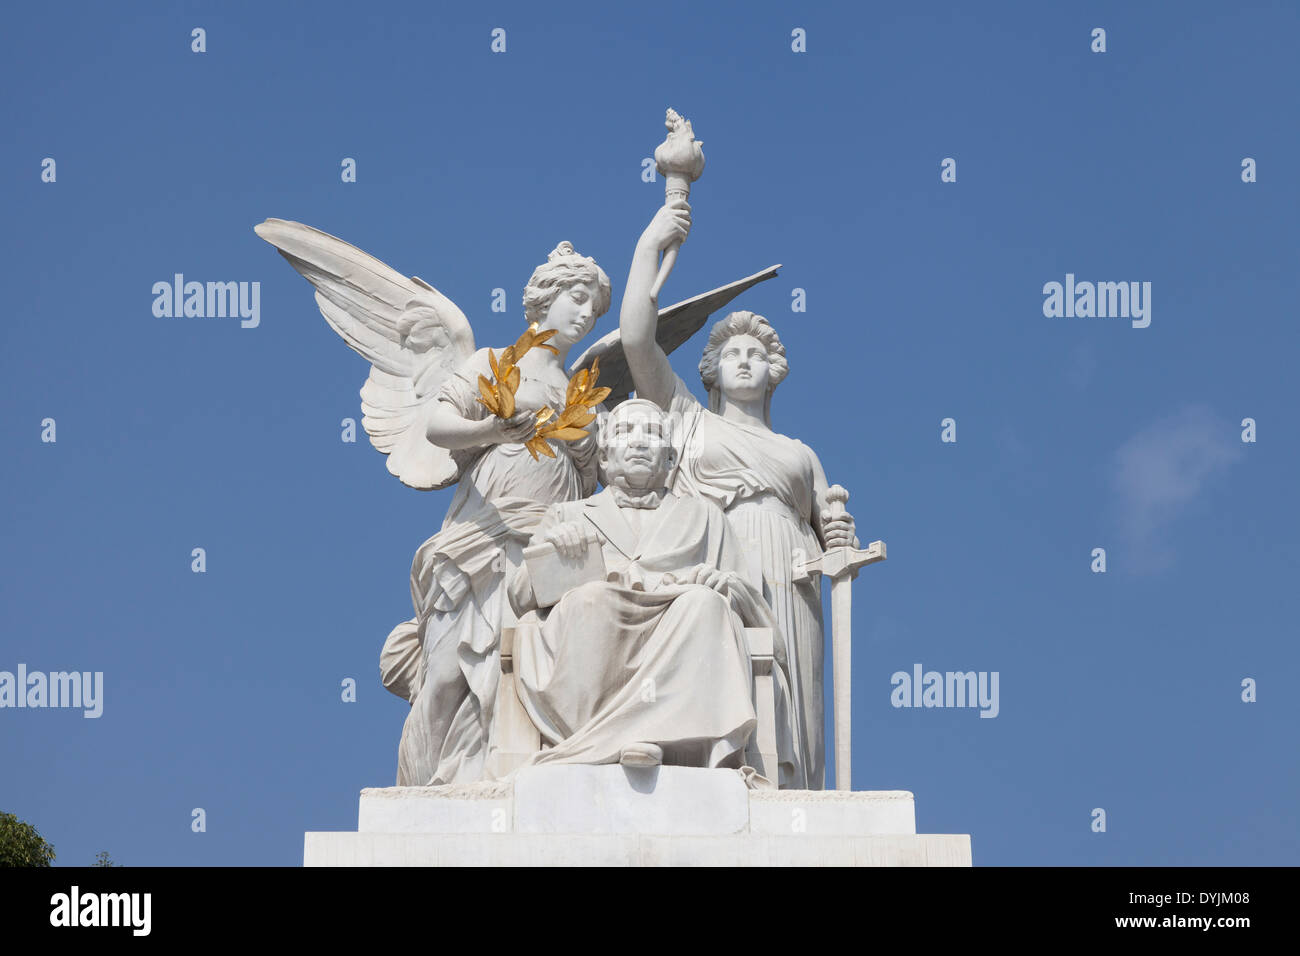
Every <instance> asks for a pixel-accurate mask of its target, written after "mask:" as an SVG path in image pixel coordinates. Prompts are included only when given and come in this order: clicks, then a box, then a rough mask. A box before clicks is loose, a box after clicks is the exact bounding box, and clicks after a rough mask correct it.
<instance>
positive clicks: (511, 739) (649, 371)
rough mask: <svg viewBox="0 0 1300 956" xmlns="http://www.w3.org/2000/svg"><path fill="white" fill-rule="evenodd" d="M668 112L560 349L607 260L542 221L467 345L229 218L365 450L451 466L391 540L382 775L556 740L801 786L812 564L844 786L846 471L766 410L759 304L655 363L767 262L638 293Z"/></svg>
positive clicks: (314, 245)
mask: <svg viewBox="0 0 1300 956" xmlns="http://www.w3.org/2000/svg"><path fill="white" fill-rule="evenodd" d="M667 126H668V130H669V132H668V135H667V138H666V139H665V140H664V142H663V144H662V145H661V146H660V147H659V149H658V150H656V154H655V159H656V163H657V166H658V169H659V172H660V174H661V175H662V176H663V177H664V180H665V182H666V188H667V196H666V201H665V203H664V205H663V206H661V207H660V208H659V209H658V210H657V211H656V212H655V213H654V215H653V217H652V218H651V219H650V221H649V224H648V225H647V226H646V227H645V228H644V230H643V232H642V233H641V235H640V238H639V240H638V241H637V243H636V246H635V249H634V251H633V253H632V257H631V264H630V267H629V269H628V272H627V277H626V281H625V283H624V285H623V289H622V295H621V304H620V307H619V311H618V327H617V329H616V330H613V331H610V332H609V333H608V334H606V335H604V336H603V337H602V338H600V339H599V340H598V341H596V342H595V344H593V345H591V346H590V347H588V348H586V349H585V350H584V351H582V352H581V354H580V355H579V356H578V357H577V358H576V359H572V358H571V354H572V353H573V351H574V348H575V347H576V346H578V345H579V343H581V342H582V341H583V340H584V339H585V338H586V337H587V336H588V334H589V333H591V332H592V330H593V329H594V328H595V327H596V325H597V323H598V321H599V320H600V318H601V317H602V316H603V315H604V314H605V313H606V312H607V311H609V310H610V308H611V305H612V303H613V301H614V288H613V286H612V284H611V282H610V278H609V276H608V275H607V274H606V273H605V271H604V270H603V269H602V268H601V267H600V266H598V265H597V264H596V262H595V261H594V260H593V259H591V258H589V257H586V256H583V255H581V254H580V253H579V252H578V251H577V250H575V249H574V247H573V246H572V245H571V244H570V243H568V242H561V243H559V244H558V245H557V246H556V247H555V249H554V251H552V252H551V253H550V255H549V256H548V257H547V261H546V262H544V263H542V264H541V265H539V266H537V268H536V269H535V270H534V271H533V274H532V277H531V278H530V279H529V280H528V283H527V285H526V286H525V288H524V293H523V311H524V315H523V319H524V321H523V323H521V328H520V332H521V337H520V339H519V341H518V342H516V343H515V344H514V345H513V346H507V347H505V348H478V347H477V346H476V342H475V337H474V334H473V331H472V329H471V327H470V324H469V322H468V320H467V319H466V317H465V315H464V314H463V313H462V312H461V310H460V309H459V308H457V306H456V305H455V304H454V303H452V302H451V301H450V300H449V299H448V298H446V297H445V296H444V295H442V294H441V293H440V292H438V291H437V290H436V289H435V288H434V287H433V286H431V285H429V284H428V283H426V282H424V281H423V280H421V279H419V278H414V277H411V278H408V277H407V276H405V275H403V274H401V273H399V272H396V271H395V270H393V269H391V268H389V267H388V266H386V265H385V264H383V263H382V262H379V261H378V260H376V259H374V258H373V257H371V256H368V255H366V254H365V253H364V252H361V251H360V250H359V249H357V248H355V247H353V246H351V245H349V244H347V243H345V242H342V241H341V240H339V239H336V238H334V237H333V236H329V235H327V234H325V233H323V232H320V231H318V230H316V229H313V228H311V227H309V226H305V225H302V224H299V223H293V222H287V221H283V220H278V219H268V220H266V221H265V222H263V223H262V224H261V225H259V226H257V227H256V230H257V233H258V235H260V236H261V237H262V238H263V239H265V240H267V241H268V242H270V243H271V244H273V245H274V246H276V248H277V249H278V250H279V251H280V252H281V253H282V254H283V255H284V256H285V258H287V259H288V260H289V262H290V263H291V264H292V265H293V267H294V268H295V269H297V270H298V271H299V272H300V273H301V274H302V275H303V276H305V277H306V278H307V279H308V281H309V282H310V283H311V284H312V285H313V286H314V287H315V289H316V302H317V305H318V306H319V308H320V311H321V313H322V315H323V316H324V318H325V319H326V321H327V322H328V323H329V324H330V326H331V327H333V329H334V330H335V331H336V332H337V333H338V334H339V335H340V336H341V337H342V338H343V339H344V341H345V342H346V343H347V344H348V345H349V346H350V347H351V348H353V349H354V350H355V351H356V352H358V353H359V354H360V355H361V356H362V357H364V358H365V359H366V360H367V361H369V362H370V365H371V368H370V372H369V376H368V378H367V380H366V382H365V384H364V386H363V387H362V389H361V401H362V409H363V412H364V416H365V417H364V419H363V424H364V426H365V429H366V431H367V433H368V434H369V436H370V439H371V442H372V444H373V445H374V446H375V447H376V448H377V449H378V450H379V451H381V452H383V453H384V454H386V455H387V463H388V470H389V471H390V472H391V473H392V474H393V475H395V476H396V477H397V478H398V479H400V480H401V481H402V482H403V483H404V484H406V485H408V486H411V487H413V488H417V489H421V490H433V489H441V488H452V487H454V489H455V490H454V493H453V495H452V498H451V503H450V506H449V508H448V510H447V514H446V517H445V519H444V520H443V523H442V527H441V528H440V529H439V530H438V531H437V532H436V533H435V534H433V535H432V536H431V537H429V538H428V540H426V541H425V542H424V543H423V544H422V545H420V547H419V549H418V550H417V551H416V553H415V558H414V561H413V563H412V566H411V582H410V583H411V597H412V600H413V604H414V614H413V615H412V616H411V617H410V618H409V619H408V620H406V621H403V622H402V623H400V624H398V625H397V626H396V627H395V628H393V630H392V632H391V633H390V634H389V635H388V638H387V640H386V641H385V642H384V645H383V650H382V653H381V657H380V671H381V677H382V680H383V684H384V686H385V687H386V688H387V689H388V690H390V691H391V692H392V693H394V694H396V695H398V696H400V697H402V698H403V699H405V700H407V701H409V703H410V705H411V709H410V712H409V714H408V716H407V718H406V722H405V726H404V727H403V729H402V734H401V741H400V744H399V747H398V770H397V783H398V784H399V785H405V786H430V785H440V784H460V783H468V782H474V781H480V780H495V779H504V778H507V777H509V776H510V775H511V774H512V773H513V772H514V771H515V770H516V769H518V768H520V767H524V766H532V765H539V764H555V763H579V764H623V765H624V766H627V767H646V766H655V765H660V764H664V765H684V766H694V767H716V768H732V769H734V770H736V771H738V772H740V773H741V774H742V775H744V777H745V779H746V781H747V783H748V784H749V785H750V786H751V787H754V788H768V787H778V788H782V789H810V790H819V789H823V788H824V787H825V776H826V737H827V734H826V728H825V727H824V719H823V713H824V707H825V700H824V697H823V690H822V674H823V663H824V652H823V648H824V647H825V645H826V643H827V640H828V637H830V636H831V630H832V629H830V628H827V627H826V624H827V621H825V620H824V619H823V613H822V586H823V578H825V579H827V583H828V584H829V585H830V587H831V588H832V589H833V595H832V602H831V603H832V609H833V615H832V616H833V617H834V621H833V632H834V649H835V659H834V664H835V723H836V733H835V737H836V744H837V751H836V754H837V783H838V785H839V786H841V788H846V787H847V774H848V683H847V680H848V670H849V666H848V662H849V657H848V651H849V619H848V616H849V603H848V595H849V591H848V588H849V586H850V583H851V580H852V578H853V576H854V575H855V574H856V571H857V569H858V568H860V567H861V566H863V565H864V564H869V563H872V562H873V561H877V560H880V559H882V558H883V556H884V553H883V545H881V544H880V543H879V542H877V543H876V544H875V545H873V546H872V547H871V548H868V549H865V550H864V549H859V547H858V541H857V538H856V537H855V524H854V520H853V517H852V516H851V515H850V514H849V513H848V512H847V511H846V510H845V508H844V501H845V499H846V498H847V493H846V492H844V490H843V489H842V488H839V487H838V486H831V485H829V484H828V482H827V478H826V475H825V473H824V471H823V469H822V465H821V462H820V461H819V459H818V457H817V454H816V453H815V452H814V451H813V450H812V449H811V448H809V447H808V446H807V445H805V444H803V443H802V442H801V441H799V440H798V438H797V437H790V436H786V435H783V434H780V433H778V432H776V431H774V430H773V429H772V426H771V406H772V402H773V398H774V393H775V391H776V388H777V386H778V385H779V384H780V383H781V382H782V381H783V380H784V379H785V377H786V375H787V374H788V372H789V363H788V361H787V357H786V350H785V346H784V345H782V343H781V339H780V337H779V335H778V333H777V330H776V328H774V326H773V324H772V323H771V322H769V321H768V320H767V319H765V318H764V317H763V316H761V315H756V314H755V313H753V312H750V311H730V312H729V313H728V314H726V315H725V316H723V317H721V318H719V319H717V320H716V321H715V323H714V324H713V325H712V327H711V329H710V330H709V332H708V337H707V341H706V343H705V344H704V347H703V354H702V356H701V358H700V361H699V374H700V384H701V386H702V392H703V395H704V397H703V398H697V397H696V394H695V391H693V390H692V388H691V385H690V384H689V383H687V382H686V381H684V380H683V379H682V378H681V377H679V376H678V375H677V374H676V373H675V372H674V371H673V369H672V367H671V366H670V364H669V361H668V353H670V352H672V351H673V350H674V349H676V348H677V347H678V346H680V345H681V344H683V343H684V342H685V341H686V340H687V339H689V338H690V337H691V336H692V335H694V333H695V332H696V331H698V330H699V329H701V328H702V327H703V326H704V325H705V324H706V322H707V321H708V319H709V318H710V316H712V315H714V314H715V313H718V312H720V311H721V310H722V309H723V308H724V307H726V306H727V305H728V304H729V303H730V302H731V301H732V300H733V299H735V298H736V297H738V296H740V295H741V294H743V293H744V292H745V291H746V290H747V289H749V288H750V287H752V286H754V285H755V284H757V283H759V282H762V281H764V280H766V279H769V278H771V277H772V276H774V275H775V274H776V269H777V267H775V266H773V267H771V268H769V269H767V270H764V271H763V272H759V273H756V274H754V275H752V276H750V277H748V278H746V279H742V280H739V281H737V282H733V283H731V284H729V285H726V286H722V287H720V288H718V289H714V290H712V291H710V292H706V293H704V294H702V295H697V296H694V297H692V298H690V299H687V300H685V301H683V302H680V303H678V304H676V305H673V306H670V307H667V308H663V309H661V308H660V307H659V304H658V296H659V293H660V290H661V288H662V286H663V285H664V282H665V280H666V279H667V278H668V273H669V272H670V271H671V269H672V267H673V264H674V262H675V261H676V258H677V257H678V255H679V254H680V250H681V248H683V246H684V243H685V241H686V239H687V237H688V235H689V232H690V228H691V209H690V205H689V204H688V202H687V198H686V197H687V195H688V194H689V191H690V187H691V184H692V182H694V181H695V180H696V179H698V178H699V177H700V175H701V173H702V171H703V166H704V161H703V152H702V150H701V144H700V143H698V142H697V141H696V140H695V139H694V134H693V132H692V130H691V126H690V123H689V122H687V121H685V120H684V119H682V118H681V117H680V116H678V115H677V114H676V113H674V112H673V111H671V110H670V111H669V112H668V121H667ZM633 393H635V397H632V395H633ZM841 618H842V619H841ZM841 670H843V671H844V673H843V674H842V675H841V673H840V671H841ZM841 677H842V678H843V684H842V685H841ZM841 698H842V699H841ZM841 708H842V709H841ZM841 717H842V723H841Z"/></svg>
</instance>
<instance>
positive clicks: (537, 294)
mask: <svg viewBox="0 0 1300 956" xmlns="http://www.w3.org/2000/svg"><path fill="white" fill-rule="evenodd" d="M588 282H591V283H594V284H595V286H596V301H595V302H594V303H593V304H592V317H593V318H596V319H598V318H600V317H601V316H602V315H604V314H605V313H606V312H608V311H609V301H610V287H609V276H607V275H605V270H604V269H602V268H601V267H600V266H598V265H596V260H595V259H593V258H591V257H590V256H582V255H579V254H578V253H577V251H576V250H575V249H574V248H573V243H571V242H568V241H567V240H566V241H565V242H561V243H560V244H559V245H558V246H556V247H555V249H554V250H552V251H551V254H550V255H548V256H547V257H546V262H544V263H542V264H541V265H540V266H538V267H537V268H536V269H534V270H533V276H532V278H531V279H529V280H528V285H526V286H525V287H524V318H525V319H526V320H527V321H528V323H529V324H530V325H531V324H532V323H533V322H541V321H542V320H543V319H545V318H546V313H547V311H548V310H549V309H550V308H551V303H553V302H554V301H555V299H556V297H557V296H558V295H559V294H560V293H561V292H563V291H564V290H565V289H567V288H569V287H570V286H573V285H581V284H585V283H588Z"/></svg>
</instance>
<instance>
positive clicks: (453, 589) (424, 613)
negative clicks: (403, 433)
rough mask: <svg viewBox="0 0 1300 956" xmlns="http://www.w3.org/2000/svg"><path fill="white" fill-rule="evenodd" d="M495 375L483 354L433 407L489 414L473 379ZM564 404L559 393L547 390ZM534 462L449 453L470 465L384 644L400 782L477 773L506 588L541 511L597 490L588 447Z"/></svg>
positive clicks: (523, 453) (493, 691)
mask: <svg viewBox="0 0 1300 956" xmlns="http://www.w3.org/2000/svg"><path fill="white" fill-rule="evenodd" d="M479 375H484V376H486V377H487V378H488V380H489V381H491V380H492V377H491V376H492V371H491V368H490V366H489V363H488V359H487V350H486V349H480V350H479V351H478V352H476V353H475V354H474V355H473V356H472V357H471V358H470V359H469V360H468V361H467V362H466V363H465V365H464V366H462V368H461V369H460V370H458V371H457V372H456V373H455V374H454V375H452V376H451V377H450V378H449V379H448V380H447V382H446V383H445V384H444V385H443V388H442V391H441V392H440V393H439V396H438V398H439V400H441V401H447V402H449V403H450V404H451V405H453V406H454V407H455V409H456V411H457V412H459V413H460V414H461V415H462V416H464V417H465V418H468V419H475V420H479V419H483V418H485V417H487V416H488V415H489V414H491V413H490V412H489V411H488V410H487V409H486V408H484V407H483V405H481V404H480V403H479V402H478V401H477V397H478V394H479V391H478V376H479ZM546 400H547V402H548V403H549V404H550V405H551V407H552V408H564V389H563V388H561V387H556V388H549V387H548V389H547V395H546ZM551 448H552V450H553V451H554V452H555V457H554V458H547V457H545V456H539V458H538V460H537V461H534V460H533V458H532V456H531V455H530V454H529V453H528V451H527V450H526V449H525V448H524V446H523V445H522V444H520V443H510V444H504V445H491V446H487V447H485V448H478V449H467V450H466V451H465V452H457V454H458V455H462V454H463V455H464V456H465V457H467V458H469V459H470V462H469V463H468V464H467V466H466V467H465V469H464V472H463V474H462V476H461V479H460V483H459V485H458V487H457V488H456V493H455V496H454V497H453V498H452V503H451V507H450V508H449V509H448V511H447V517H446V519H445V520H444V521H443V524H442V530H441V531H439V532H438V533H437V534H435V535H434V536H433V537H431V538H429V539H428V540H427V541H425V542H424V544H422V545H421V546H420V549H419V550H418V551H417V552H416V554H415V559H414V561H413V563H412V565H411V598H412V601H413V602H414V604H415V613H416V616H415V618H413V619H412V620H410V621H407V622H405V623H403V624H399V625H398V626H397V627H396V628H395V629H394V630H393V632H392V633H391V634H390V635H389V637H388V640H387V641H386V642H385V644H384V651H383V655H382V657H381V661H380V669H381V672H382V676H383V681H384V685H385V686H386V687H388V688H389V689H390V690H392V691H393V692H394V693H397V694H398V695H399V696H403V697H406V699H407V700H409V701H410V702H411V712H410V714H408V715H407V718H406V724H405V726H404V727H403V729H402V740H401V744H400V745H399V749H398V770H397V783H398V785H399V786H426V785H429V784H443V783H466V782H471V781H475V780H480V779H482V778H483V777H484V771H485V764H486V760H487V757H488V749H489V745H490V743H491V741H490V740H489V734H490V731H491V727H492V712H493V706H494V704H495V702H496V695H497V686H498V683H499V681H500V676H501V661H500V634H501V622H502V614H503V611H504V610H505V608H506V607H507V600H506V589H505V585H506V583H507V582H508V581H509V579H510V576H511V574H512V573H513V572H514V570H515V569H516V568H518V567H519V566H520V564H521V563H522V562H523V556H522V551H523V547H524V545H525V544H527V542H528V539H529V537H530V536H531V535H532V533H533V531H534V530H535V528H536V527H537V524H538V522H540V520H541V518H542V516H543V514H544V513H545V511H546V509H547V507H548V506H549V505H552V504H557V503H559V502H562V501H576V500H578V499H580V498H585V497H587V496H589V495H590V494H592V492H593V491H595V487H596V450H597V449H596V440H595V437H594V435H589V436H588V437H587V438H585V439H582V440H580V441H576V442H553V443H552V444H551Z"/></svg>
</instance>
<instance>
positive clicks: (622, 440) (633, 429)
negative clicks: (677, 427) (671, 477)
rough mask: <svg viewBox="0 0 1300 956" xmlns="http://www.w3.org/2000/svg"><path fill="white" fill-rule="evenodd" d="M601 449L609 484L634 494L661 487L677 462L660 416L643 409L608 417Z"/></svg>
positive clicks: (634, 409) (652, 411)
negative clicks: (633, 490)
mask: <svg viewBox="0 0 1300 956" xmlns="http://www.w3.org/2000/svg"><path fill="white" fill-rule="evenodd" d="M600 449H601V463H602V464H603V465H604V467H605V477H606V478H607V479H608V480H609V483H610V484H613V485H618V486H619V487H622V488H629V489H636V490H642V489H649V488H659V487H661V486H662V485H663V483H664V482H665V481H666V480H667V478H668V473H669V471H671V470H672V467H673V462H674V460H675V458H676V453H675V452H674V450H673V446H672V444H671V443H670V442H669V440H668V434H667V427H666V425H665V422H664V418H663V416H662V415H660V414H658V412H657V411H654V410H651V409H648V408H644V407H639V408H633V409H630V410H628V411H625V412H622V413H621V414H620V413H619V412H617V411H616V412H614V413H613V414H612V415H610V417H609V418H608V419H606V421H605V431H604V434H603V435H602V436H601V443H600Z"/></svg>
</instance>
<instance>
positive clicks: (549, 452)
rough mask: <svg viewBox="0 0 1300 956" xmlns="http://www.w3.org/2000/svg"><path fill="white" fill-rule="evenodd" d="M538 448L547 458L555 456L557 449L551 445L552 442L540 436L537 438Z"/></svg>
mask: <svg viewBox="0 0 1300 956" xmlns="http://www.w3.org/2000/svg"><path fill="white" fill-rule="evenodd" d="M537 450H538V451H539V452H541V453H542V454H543V455H545V456H546V457H547V458H554V457H555V449H554V448H552V447H551V443H550V442H548V441H547V440H546V439H545V438H542V437H540V436H539V437H538V438H537Z"/></svg>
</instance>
